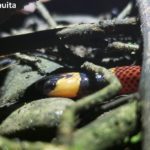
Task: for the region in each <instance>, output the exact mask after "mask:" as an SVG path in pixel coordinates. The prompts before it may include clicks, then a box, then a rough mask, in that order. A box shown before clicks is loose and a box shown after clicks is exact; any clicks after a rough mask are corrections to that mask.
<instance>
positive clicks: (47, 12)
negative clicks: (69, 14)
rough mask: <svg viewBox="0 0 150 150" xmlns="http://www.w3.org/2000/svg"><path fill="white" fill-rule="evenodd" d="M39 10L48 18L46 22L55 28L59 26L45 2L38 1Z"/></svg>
mask: <svg viewBox="0 0 150 150" xmlns="http://www.w3.org/2000/svg"><path fill="white" fill-rule="evenodd" d="M37 10H38V11H39V12H40V14H41V15H42V16H43V18H44V19H45V20H46V22H47V24H48V25H49V27H50V28H55V27H56V26H57V23H56V22H55V21H54V19H53V18H52V16H51V14H50V12H49V11H48V10H47V9H46V8H45V6H44V5H43V3H42V2H40V1H38V2H37Z"/></svg>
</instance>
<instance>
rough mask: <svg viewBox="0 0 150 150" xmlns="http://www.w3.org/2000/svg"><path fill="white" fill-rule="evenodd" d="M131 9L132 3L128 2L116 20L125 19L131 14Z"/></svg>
mask: <svg viewBox="0 0 150 150" xmlns="http://www.w3.org/2000/svg"><path fill="white" fill-rule="evenodd" d="M132 8H133V3H132V2H129V3H128V4H127V6H126V7H125V8H124V9H123V11H122V12H121V13H120V14H119V15H118V17H117V18H116V19H124V18H126V17H127V16H128V15H129V14H130V13H131V10H132Z"/></svg>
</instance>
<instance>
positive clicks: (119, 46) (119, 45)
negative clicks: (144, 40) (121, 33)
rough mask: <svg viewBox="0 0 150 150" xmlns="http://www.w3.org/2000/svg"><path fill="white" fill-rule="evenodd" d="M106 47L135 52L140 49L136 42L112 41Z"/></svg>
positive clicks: (117, 50) (118, 50) (113, 49)
mask: <svg viewBox="0 0 150 150" xmlns="http://www.w3.org/2000/svg"><path fill="white" fill-rule="evenodd" d="M108 49H109V50H112V51H115V52H133V51H135V52H137V51H138V50H139V49H140V47H139V45H138V44H131V43H123V42H113V43H110V44H108Z"/></svg>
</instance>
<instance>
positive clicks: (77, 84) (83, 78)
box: [34, 66, 141, 98]
mask: <svg viewBox="0 0 150 150" xmlns="http://www.w3.org/2000/svg"><path fill="white" fill-rule="evenodd" d="M109 70H110V71H112V72H113V73H114V74H115V75H116V76H117V78H118V79H119V80H120V82H121V84H122V89H121V91H120V93H119V94H129V93H133V92H136V91H137V90H138V84H139V80H140V73H141V67H140V66H122V67H115V68H111V69H109ZM107 84H108V83H107V81H106V80H105V78H104V77H103V75H102V74H89V73H86V72H67V73H59V74H54V75H50V76H47V77H44V78H43V79H41V80H39V81H38V82H36V83H35V84H34V88H35V89H36V91H37V92H41V93H42V94H43V95H45V96H48V97H51V96H52V97H68V98H75V97H81V96H84V95H86V94H89V93H92V92H93V91H96V90H98V89H101V88H103V87H105V86H106V85H107Z"/></svg>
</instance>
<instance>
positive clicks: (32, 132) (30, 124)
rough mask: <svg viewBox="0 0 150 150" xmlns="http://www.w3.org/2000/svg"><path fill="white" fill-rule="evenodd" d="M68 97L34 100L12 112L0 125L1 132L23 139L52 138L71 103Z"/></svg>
mask: <svg viewBox="0 0 150 150" xmlns="http://www.w3.org/2000/svg"><path fill="white" fill-rule="evenodd" d="M72 104H74V102H73V101H72V100H71V99H67V98H47V99H41V100H37V101H32V102H30V103H28V104H25V105H24V106H22V107H20V108H18V109H17V110H15V111H14V112H12V113H11V114H10V115H9V116H8V117H7V118H6V119H5V120H4V121H3V122H2V124H1V125H0V134H1V135H4V136H8V137H19V138H21V139H29V140H35V139H36V140H42V139H48V140H49V139H50V138H52V137H54V135H55V134H56V128H57V127H58V125H59V122H60V117H61V116H62V113H63V111H64V110H65V108H66V107H67V106H69V105H72Z"/></svg>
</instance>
